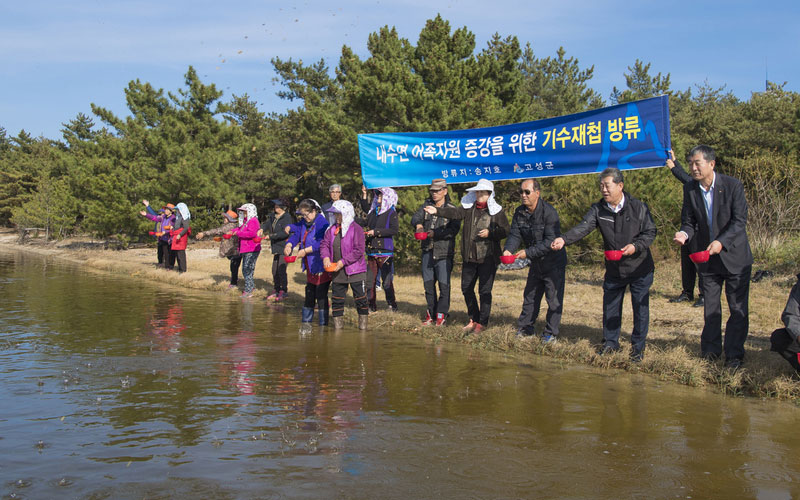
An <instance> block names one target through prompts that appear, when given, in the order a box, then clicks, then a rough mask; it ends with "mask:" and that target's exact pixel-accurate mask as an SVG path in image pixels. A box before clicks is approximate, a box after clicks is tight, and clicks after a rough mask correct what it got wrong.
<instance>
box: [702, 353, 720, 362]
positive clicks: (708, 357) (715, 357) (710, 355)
mask: <svg viewBox="0 0 800 500" xmlns="http://www.w3.org/2000/svg"><path fill="white" fill-rule="evenodd" d="M700 357H701V358H703V359H704V360H706V361H708V362H709V363H713V362H714V361H716V360H718V359H719V354H715V353H713V352H704V353H702V354H700Z"/></svg>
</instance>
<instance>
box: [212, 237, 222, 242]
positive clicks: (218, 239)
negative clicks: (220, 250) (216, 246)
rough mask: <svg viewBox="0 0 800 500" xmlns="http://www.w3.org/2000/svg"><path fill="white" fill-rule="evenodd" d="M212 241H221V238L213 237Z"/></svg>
mask: <svg viewBox="0 0 800 500" xmlns="http://www.w3.org/2000/svg"><path fill="white" fill-rule="evenodd" d="M214 241H222V238H220V237H219V236H214Z"/></svg>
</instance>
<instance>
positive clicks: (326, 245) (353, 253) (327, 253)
mask: <svg viewBox="0 0 800 500" xmlns="http://www.w3.org/2000/svg"><path fill="white" fill-rule="evenodd" d="M338 227H339V224H334V225H333V226H331V227H329V228H328V230H327V231H325V239H323V240H322V245H321V246H320V252H319V253H320V255H322V258H323V259H324V258H325V257H327V258H328V259H330V261H331V262H335V261H334V260H333V240H334V238H336V235H335V234H334V233H335V231H336V228H338ZM364 246H365V243H364V228H362V227H361V226H359V225H358V224H356V223H355V222H353V223H352V224H350V227H349V228H347V234H345V235H344V236H342V263H343V264H344V272H345V274H347V275H348V276H352V275H354V274H358V273H363V272H366V271H367V259H366V258H364Z"/></svg>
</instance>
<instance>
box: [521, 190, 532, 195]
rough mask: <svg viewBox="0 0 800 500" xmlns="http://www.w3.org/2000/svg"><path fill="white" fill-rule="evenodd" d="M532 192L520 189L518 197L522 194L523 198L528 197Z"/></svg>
mask: <svg viewBox="0 0 800 500" xmlns="http://www.w3.org/2000/svg"><path fill="white" fill-rule="evenodd" d="M532 192H533V191H531V190H530V189H520V190H519V195H520V196H522V195H523V194H524V195H525V196H530V195H531V193H532Z"/></svg>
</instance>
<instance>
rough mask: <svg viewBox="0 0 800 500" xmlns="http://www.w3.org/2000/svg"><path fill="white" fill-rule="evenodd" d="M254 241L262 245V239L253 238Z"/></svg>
mask: <svg viewBox="0 0 800 500" xmlns="http://www.w3.org/2000/svg"><path fill="white" fill-rule="evenodd" d="M253 241H255V242H256V243H261V238H259V237H258V236H256V237H255V238H253Z"/></svg>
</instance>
